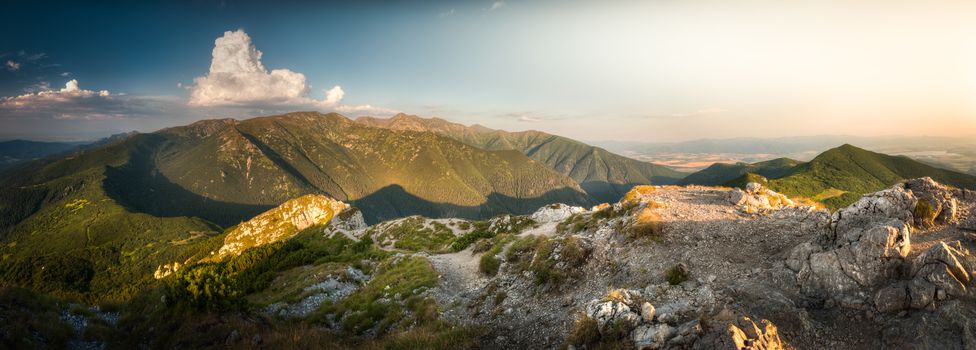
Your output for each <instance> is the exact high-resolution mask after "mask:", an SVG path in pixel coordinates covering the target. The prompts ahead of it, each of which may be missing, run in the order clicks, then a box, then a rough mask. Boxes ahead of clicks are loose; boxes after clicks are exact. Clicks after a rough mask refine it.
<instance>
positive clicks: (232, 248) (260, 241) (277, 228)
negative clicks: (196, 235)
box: [216, 194, 349, 260]
mask: <svg viewBox="0 0 976 350" xmlns="http://www.w3.org/2000/svg"><path fill="white" fill-rule="evenodd" d="M348 208H349V205H348V204H346V203H343V202H340V201H337V200H334V199H332V198H329V197H326V196H323V195H316V194H310V195H305V196H301V197H298V198H295V199H292V200H289V201H287V202H285V203H282V204H281V205H279V206H278V207H275V208H273V209H271V210H268V211H266V212H264V213H261V214H258V216H255V217H254V218H252V219H250V220H248V221H245V222H242V223H241V224H239V225H237V226H235V227H234V229H232V230H231V231H230V232H228V233H227V235H226V236H225V238H224V245H223V246H221V247H220V250H219V251H218V253H217V256H216V259H218V260H219V259H222V258H224V257H227V256H236V255H238V254H240V253H241V252H243V251H245V250H247V249H249V248H253V247H257V246H261V245H265V244H268V243H273V242H277V241H281V240H285V239H288V238H291V237H292V236H294V235H296V234H298V233H299V232H301V231H302V230H304V229H306V228H308V227H311V226H313V225H321V224H326V223H329V222H330V221H331V220H332V218H333V217H334V216H335V214H337V213H340V212H342V211H344V210H346V209H348Z"/></svg>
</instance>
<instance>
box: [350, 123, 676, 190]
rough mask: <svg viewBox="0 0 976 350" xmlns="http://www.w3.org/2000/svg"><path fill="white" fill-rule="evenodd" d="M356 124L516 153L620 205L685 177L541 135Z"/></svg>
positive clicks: (437, 126) (418, 125) (421, 125)
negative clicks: (635, 191)
mask: <svg viewBox="0 0 976 350" xmlns="http://www.w3.org/2000/svg"><path fill="white" fill-rule="evenodd" d="M356 121H357V122H359V123H361V124H364V125H370V126H378V127H384V128H390V129H395V130H418V131H431V132H435V133H438V134H441V135H445V136H448V137H450V138H453V139H456V140H459V141H461V142H464V143H466V144H469V145H473V146H475V147H479V148H483V149H489V150H517V151H519V152H522V153H524V154H525V155H527V156H529V157H530V158H532V159H534V160H536V161H539V162H542V163H545V164H546V165H548V166H549V167H551V168H553V169H555V170H556V171H557V172H559V173H562V174H565V175H567V176H569V177H571V178H572V179H573V180H576V182H578V183H579V184H580V186H581V187H582V188H583V189H584V190H585V191H586V193H587V194H589V195H590V197H592V198H594V199H595V200H597V201H600V202H615V201H617V200H618V199H620V197H622V196H623V195H624V194H625V193H626V192H627V191H628V190H629V189H630V188H631V187H632V186H633V185H645V184H659V185H662V184H674V183H676V182H677V181H678V180H679V179H681V178H682V177H684V175H685V173H682V172H678V171H675V170H673V169H671V168H668V167H665V166H662V165H657V164H652V163H647V162H642V161H638V160H635V159H630V158H627V157H624V156H620V155H617V154H614V153H611V152H609V151H607V150H605V149H602V148H599V147H593V146H590V145H587V144H584V143H582V142H579V141H575V140H572V139H569V138H565V137H561V136H556V135H551V134H547V133H544V132H539V131H522V132H507V131H502V130H493V129H489V128H486V127H483V126H479V125H474V126H465V125H461V124H457V123H452V122H449V121H446V120H443V119H438V118H431V119H424V118H420V117H416V116H409V115H405V114H398V115H396V116H394V117H393V118H389V119H380V118H370V117H361V118H358V119H356Z"/></svg>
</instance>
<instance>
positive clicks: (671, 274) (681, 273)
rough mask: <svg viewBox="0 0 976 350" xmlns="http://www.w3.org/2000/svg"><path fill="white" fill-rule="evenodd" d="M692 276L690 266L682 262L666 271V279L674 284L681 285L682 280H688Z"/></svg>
mask: <svg viewBox="0 0 976 350" xmlns="http://www.w3.org/2000/svg"><path fill="white" fill-rule="evenodd" d="M690 277H691V276H690V274H689V272H688V268H687V267H685V266H684V265H682V264H677V265H674V266H671V267H669V268H668V269H667V270H665V271H664V279H665V280H667V281H668V284H670V285H672V286H674V285H679V284H681V282H684V281H687V280H688V278H690Z"/></svg>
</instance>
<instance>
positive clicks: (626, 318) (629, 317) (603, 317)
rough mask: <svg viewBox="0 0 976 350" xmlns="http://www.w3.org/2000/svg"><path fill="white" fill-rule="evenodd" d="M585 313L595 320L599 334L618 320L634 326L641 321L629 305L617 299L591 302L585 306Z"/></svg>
mask: <svg viewBox="0 0 976 350" xmlns="http://www.w3.org/2000/svg"><path fill="white" fill-rule="evenodd" d="M586 315H587V316H589V317H590V318H592V319H593V320H594V321H596V323H597V326H598V327H599V329H600V333H601V334H602V333H603V332H605V331H607V330H608V329H609V328H610V327H612V326H613V325H615V324H617V323H619V322H625V323H627V324H629V325H631V326H632V327H636V326H637V325H638V324H639V323H640V321H641V317H640V315H638V314H637V313H636V312H634V311H633V310H631V309H630V306H628V305H627V304H625V303H623V302H620V301H617V300H610V301H603V302H595V303H592V302H591V303H590V304H589V305H587V307H586Z"/></svg>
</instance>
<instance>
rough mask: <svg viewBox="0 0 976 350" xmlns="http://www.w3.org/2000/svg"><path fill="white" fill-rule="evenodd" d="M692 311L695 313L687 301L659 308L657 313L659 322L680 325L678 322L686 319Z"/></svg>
mask: <svg viewBox="0 0 976 350" xmlns="http://www.w3.org/2000/svg"><path fill="white" fill-rule="evenodd" d="M691 311H693V310H692V307H691V304H689V303H688V302H687V301H679V302H674V303H670V304H664V305H662V306H660V307H658V308H657V310H656V311H655V313H656V314H657V320H658V321H659V322H663V323H670V324H678V322H680V321H681V320H682V319H684V318H685V317H686V316H687V314H688V313H690V312H691Z"/></svg>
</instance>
